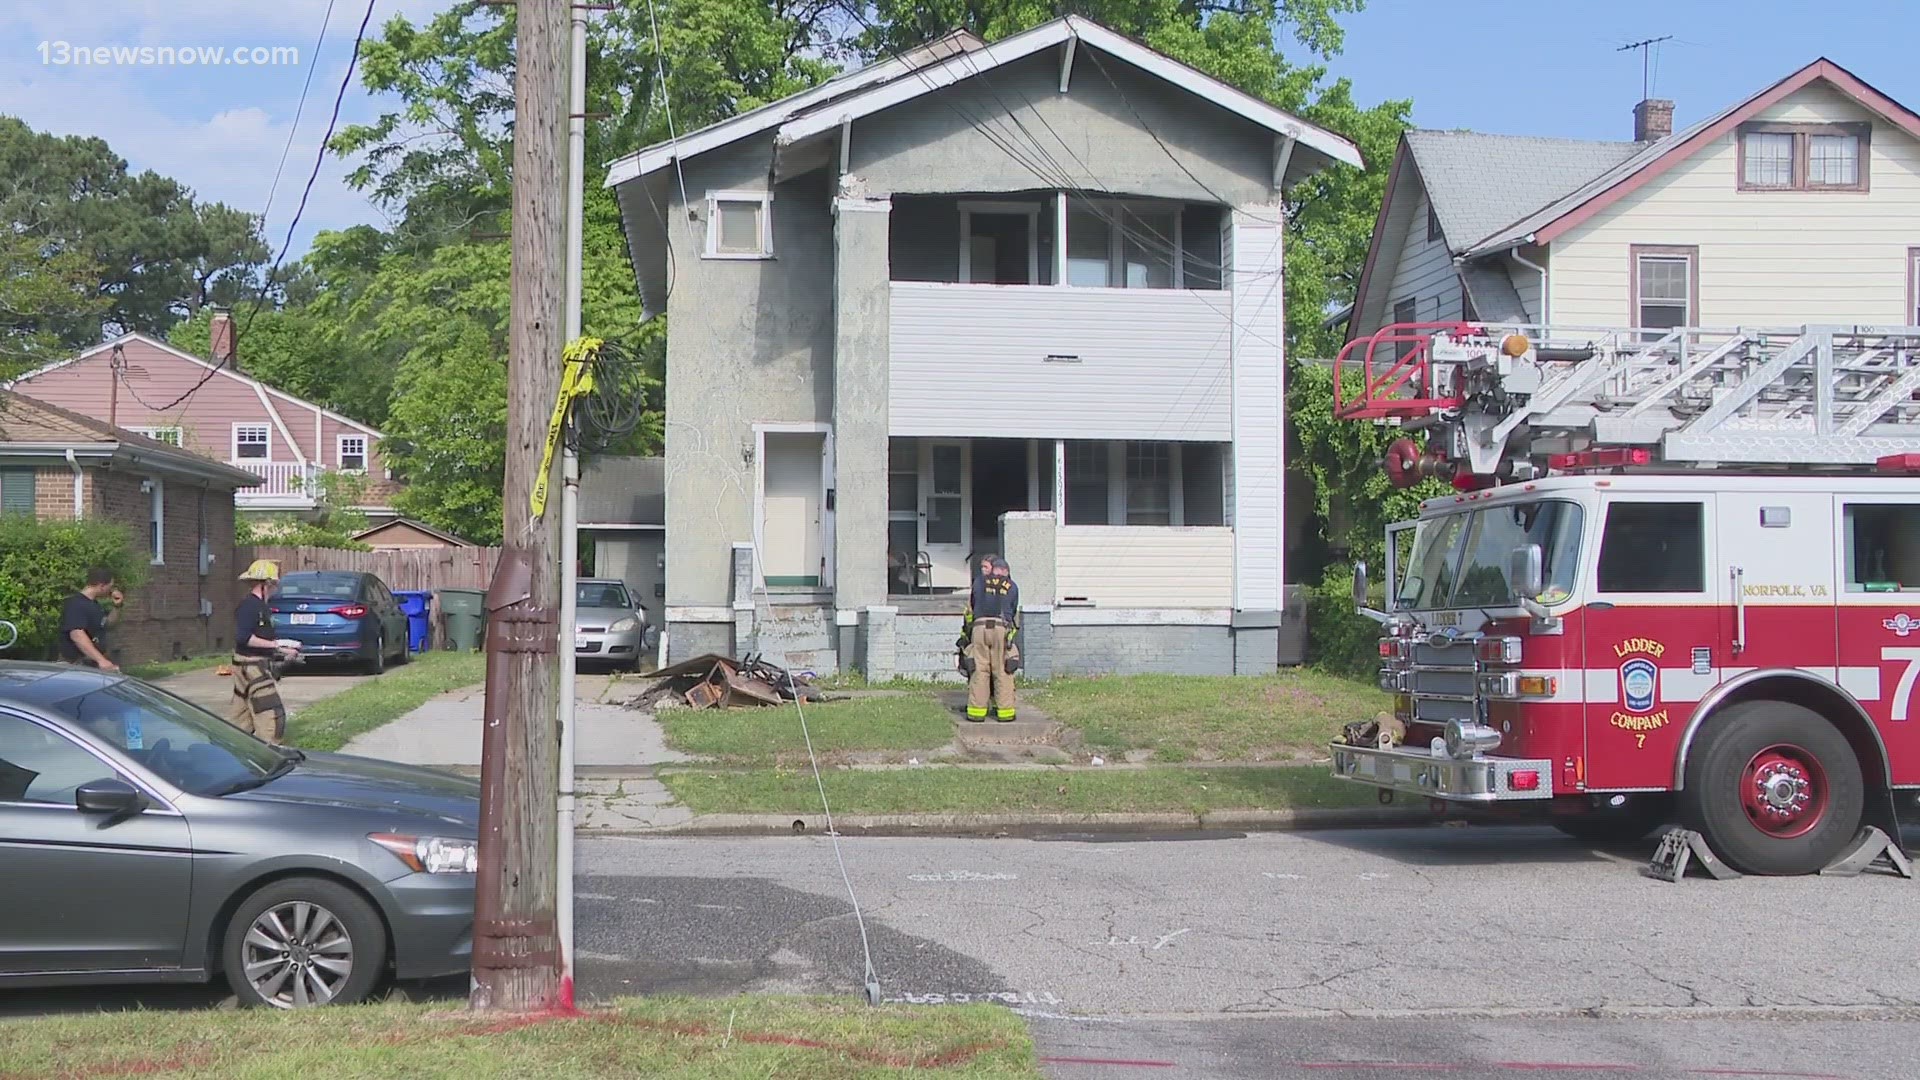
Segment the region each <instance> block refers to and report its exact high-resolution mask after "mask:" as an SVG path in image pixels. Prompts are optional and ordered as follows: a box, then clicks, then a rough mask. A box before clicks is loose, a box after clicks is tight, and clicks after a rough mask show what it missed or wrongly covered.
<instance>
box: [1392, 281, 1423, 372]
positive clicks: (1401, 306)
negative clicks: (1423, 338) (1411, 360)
mask: <svg viewBox="0 0 1920 1080" xmlns="http://www.w3.org/2000/svg"><path fill="white" fill-rule="evenodd" d="M1419 319H1420V298H1419V297H1417V296H1409V297H1407V298H1406V299H1405V300H1396V301H1395V302H1394V305H1393V321H1394V322H1396V323H1410V322H1418V321H1419ZM1413 345H1414V343H1413V342H1411V341H1400V342H1395V343H1394V346H1393V358H1394V359H1395V360H1399V359H1402V358H1404V357H1405V356H1406V355H1407V354H1408V353H1410V352H1412V351H1413Z"/></svg>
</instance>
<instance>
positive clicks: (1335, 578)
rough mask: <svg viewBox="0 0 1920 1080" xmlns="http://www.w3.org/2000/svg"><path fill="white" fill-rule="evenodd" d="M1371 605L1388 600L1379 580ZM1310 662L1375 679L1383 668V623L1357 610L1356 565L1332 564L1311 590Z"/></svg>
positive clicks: (1329, 669)
mask: <svg viewBox="0 0 1920 1080" xmlns="http://www.w3.org/2000/svg"><path fill="white" fill-rule="evenodd" d="M1372 593H1373V595H1372V596H1371V597H1370V598H1369V600H1368V603H1369V605H1370V606H1372V607H1375V608H1378V607H1380V606H1381V604H1382V602H1383V601H1384V600H1385V594H1384V590H1383V589H1382V588H1381V586H1380V584H1379V583H1378V582H1374V583H1373V585H1372ZM1307 663H1309V664H1312V665H1314V666H1316V667H1319V668H1321V669H1323V670H1325V671H1330V672H1333V673H1335V674H1338V675H1345V676H1348V677H1350V678H1355V679H1365V680H1367V681H1368V682H1372V681H1373V679H1374V677H1375V675H1376V674H1377V673H1378V672H1379V670H1380V625H1379V624H1378V623H1376V622H1374V621H1373V620H1372V619H1369V618H1367V617H1366V616H1364V615H1361V614H1359V613H1357V612H1355V611H1354V610H1353V568H1352V567H1351V566H1348V565H1346V564H1345V563H1334V564H1333V565H1331V566H1328V567H1327V569H1326V573H1325V574H1324V575H1322V577H1321V579H1320V584H1318V585H1315V586H1313V587H1312V588H1310V589H1308V590H1307Z"/></svg>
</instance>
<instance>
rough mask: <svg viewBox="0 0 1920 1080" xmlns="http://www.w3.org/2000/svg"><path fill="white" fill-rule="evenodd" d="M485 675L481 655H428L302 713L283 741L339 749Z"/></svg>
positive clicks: (291, 722)
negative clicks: (433, 699)
mask: <svg viewBox="0 0 1920 1080" xmlns="http://www.w3.org/2000/svg"><path fill="white" fill-rule="evenodd" d="M486 677H487V658H486V657H485V656H484V655H482V654H480V653H467V652H426V653H417V654H415V655H414V658H413V662H412V663H409V664H407V665H406V666H405V667H399V668H391V669H389V670H388V671H387V673H386V674H385V675H382V676H380V677H379V678H377V679H369V680H367V681H366V682H363V683H361V684H360V685H358V686H356V687H353V688H352V689H350V690H345V691H342V692H341V693H338V694H335V695H334V696H332V697H330V698H327V699H325V700H323V701H317V702H315V703H313V704H312V705H309V706H307V707H306V708H304V709H301V710H300V711H299V712H297V713H295V714H294V715H293V718H292V719H290V720H288V721H287V743H288V745H290V746H298V747H300V748H302V749H305V750H338V749H340V748H341V747H343V746H345V745H347V741H348V740H349V739H352V738H353V737H354V736H355V735H361V734H364V733H366V732H369V731H372V730H373V729H374V728H377V727H380V726H381V725H383V724H390V723H392V722H393V721H395V720H398V719H399V718H400V717H402V716H405V715H406V714H407V713H409V712H412V711H413V710H414V709H417V708H419V707H420V706H421V705H423V704H425V703H426V702H427V701H428V700H429V699H431V698H434V697H437V696H439V695H441V694H444V693H446V692H447V691H449V690H458V689H460V688H462V687H466V686H472V685H474V684H476V683H479V682H481V681H483V680H484V679H485V678H486Z"/></svg>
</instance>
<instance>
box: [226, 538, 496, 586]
mask: <svg viewBox="0 0 1920 1080" xmlns="http://www.w3.org/2000/svg"><path fill="white" fill-rule="evenodd" d="M255 559H272V560H274V561H275V562H277V563H279V564H280V572H281V573H282V574H291V573H293V572H294V571H296V570H359V571H364V572H366V573H369V574H376V575H378V576H379V578H380V580H381V581H384V582H386V583H387V587H388V588H389V589H402V590H414V591H419V590H432V591H438V590H440V589H479V590H482V591H485V590H486V587H487V583H488V582H489V581H490V580H492V578H493V568H494V566H495V565H497V564H498V563H499V561H500V549H499V548H497V547H470V548H451V547H450V548H394V549H389V550H385V551H343V550H340V549H338V548H317V547H281V546H277V545H269V544H262V545H260V546H259V547H256V548H254V549H252V550H251V551H249V550H247V549H245V548H242V549H240V552H239V562H240V565H241V566H242V567H244V566H246V564H248V563H250V562H252V561H253V560H255Z"/></svg>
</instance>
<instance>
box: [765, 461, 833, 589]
mask: <svg viewBox="0 0 1920 1080" xmlns="http://www.w3.org/2000/svg"><path fill="white" fill-rule="evenodd" d="M765 438H766V457H765V460H764V461H763V462H762V465H761V468H762V479H761V484H762V489H761V501H760V507H761V509H760V513H761V531H760V543H761V545H762V546H763V549H764V550H762V552H761V555H760V565H761V566H762V568H763V569H764V572H765V574H766V577H767V584H769V585H818V584H820V576H821V565H822V558H823V555H824V551H825V548H824V545H823V542H822V535H823V534H822V529H821V512H822V510H823V509H824V508H825V502H826V500H825V499H824V498H823V497H822V493H821V461H822V454H823V452H824V449H825V445H826V436H824V435H822V434H819V433H817V432H783V431H782V432H776V431H770V432H767V433H766V436H765Z"/></svg>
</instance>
